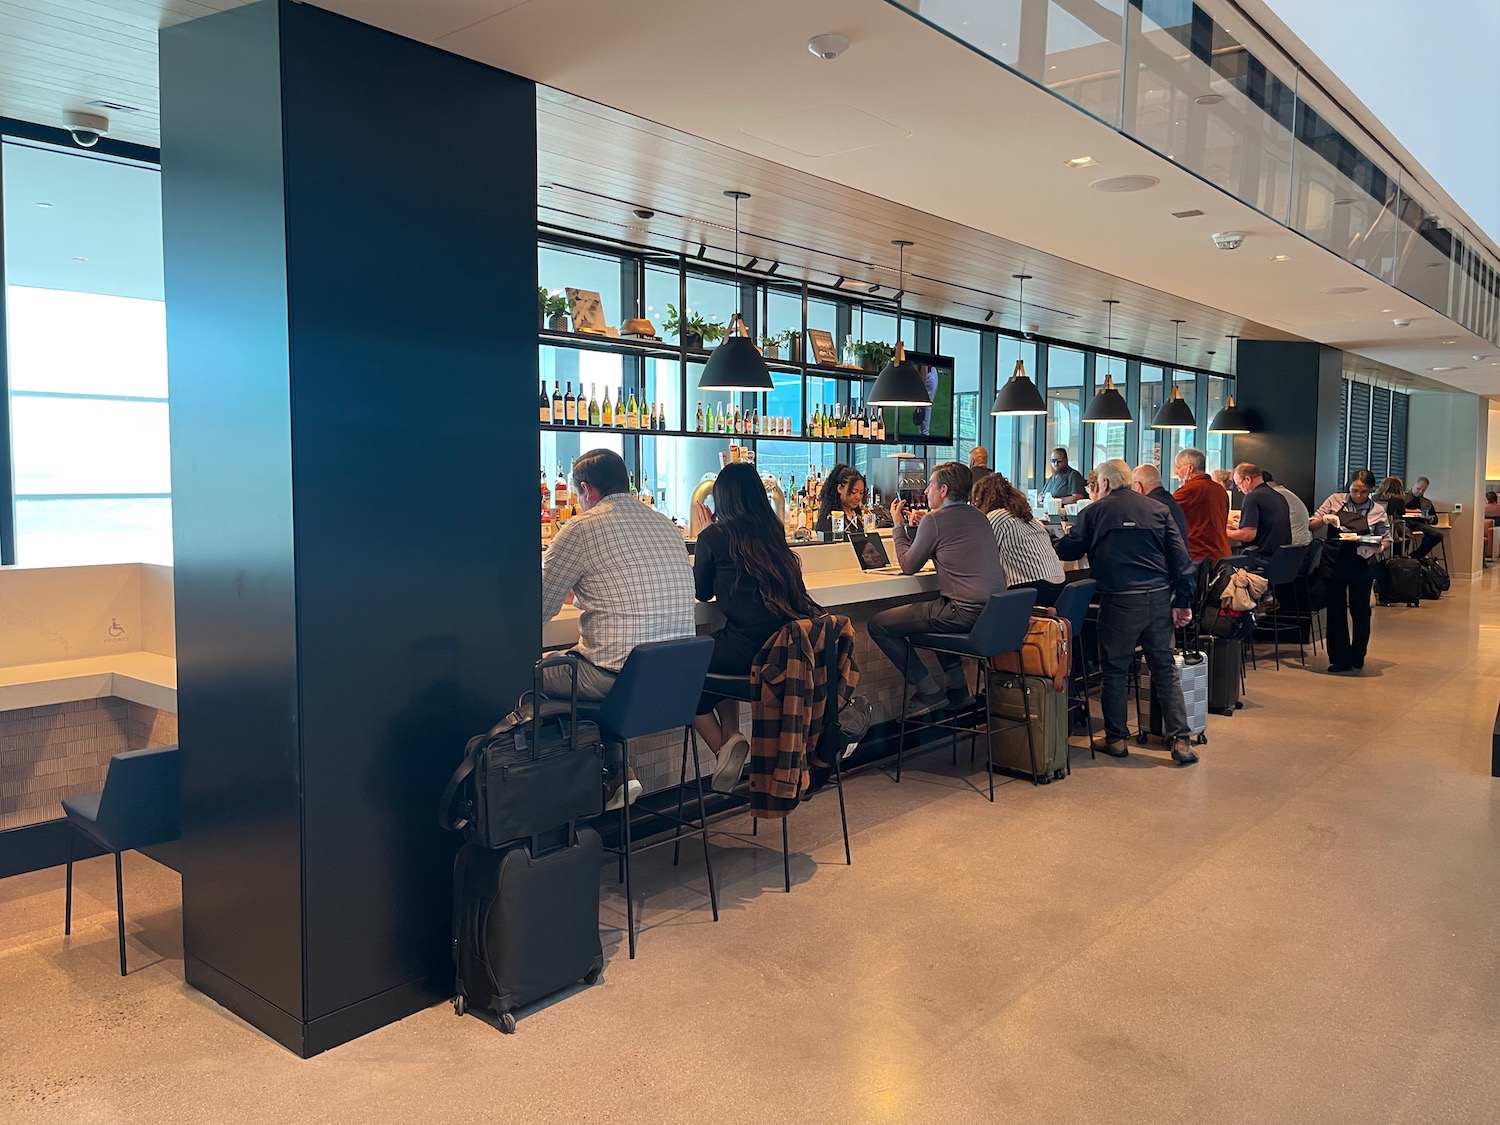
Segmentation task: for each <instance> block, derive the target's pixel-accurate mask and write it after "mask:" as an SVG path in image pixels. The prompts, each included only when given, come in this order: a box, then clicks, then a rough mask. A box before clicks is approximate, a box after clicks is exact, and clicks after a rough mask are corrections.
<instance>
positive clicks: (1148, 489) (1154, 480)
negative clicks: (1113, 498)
mask: <svg viewBox="0 0 1500 1125" xmlns="http://www.w3.org/2000/svg"><path fill="white" fill-rule="evenodd" d="M1130 487H1131V488H1132V489H1133V490H1134V491H1136V492H1139V493H1140V494H1141V495H1142V496H1144V497H1146V498H1147V499H1150V500H1155V501H1156V502H1157V503H1158V504H1160V505H1162V507H1164V508H1166V509H1167V511H1169V512H1171V513H1172V518H1173V519H1174V520H1176V521H1177V530H1178V532H1179V533H1181V535H1182V541H1183V542H1184V543H1186V542H1187V541H1188V522H1187V514H1186V513H1185V512H1183V510H1182V505H1181V504H1179V503H1178V502H1177V497H1175V496H1173V495H1172V494H1171V493H1170V492H1168V491H1167V490H1166V487H1165V486H1164V485H1163V484H1162V483H1161V470H1160V469H1158V468H1157V467H1156V466H1155V465H1153V464H1151V463H1150V462H1146V463H1145V464H1141V465H1137V466H1136V467H1135V468H1134V469H1133V470H1132V471H1131V474H1130Z"/></svg>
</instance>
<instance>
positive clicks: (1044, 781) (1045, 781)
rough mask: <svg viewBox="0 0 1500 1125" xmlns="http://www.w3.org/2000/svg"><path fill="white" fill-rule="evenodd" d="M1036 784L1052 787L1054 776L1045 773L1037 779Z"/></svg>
mask: <svg viewBox="0 0 1500 1125" xmlns="http://www.w3.org/2000/svg"><path fill="white" fill-rule="evenodd" d="M1036 783H1037V784H1038V785H1051V784H1052V775H1051V774H1050V773H1044V774H1042V775H1041V776H1040V777H1038V778H1037V779H1036Z"/></svg>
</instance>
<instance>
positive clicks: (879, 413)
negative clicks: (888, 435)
mask: <svg viewBox="0 0 1500 1125" xmlns="http://www.w3.org/2000/svg"><path fill="white" fill-rule="evenodd" d="M875 440H876V441H884V440H885V411H884V410H883V409H878V408H877V409H876V411H875Z"/></svg>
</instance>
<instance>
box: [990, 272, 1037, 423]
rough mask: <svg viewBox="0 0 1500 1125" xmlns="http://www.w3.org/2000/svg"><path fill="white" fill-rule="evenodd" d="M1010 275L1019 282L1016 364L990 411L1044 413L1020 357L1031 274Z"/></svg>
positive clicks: (1033, 384) (1034, 387) (1024, 363)
mask: <svg viewBox="0 0 1500 1125" xmlns="http://www.w3.org/2000/svg"><path fill="white" fill-rule="evenodd" d="M1011 277H1013V278H1015V279H1016V280H1017V281H1019V282H1020V283H1021V292H1020V296H1018V297H1017V298H1016V333H1017V335H1016V366H1015V370H1013V371H1012V372H1011V373H1010V380H1009V381H1008V382H1007V383H1006V384H1005V386H1003V387H1001V388H1000V390H999V393H997V394H996V395H995V404H994V405H993V406H991V407H990V413H991V414H1045V413H1047V402H1046V400H1045V399H1044V398H1042V392H1041V391H1039V390H1037V389H1036V384H1035V383H1033V382H1032V381H1031V380H1030V379H1029V378H1028V377H1027V375H1026V361H1025V360H1023V359H1022V358H1021V336H1022V335H1023V333H1022V329H1021V314H1022V312H1023V311H1024V309H1025V307H1026V282H1027V281H1029V280H1030V279H1031V275H1030V274H1029V273H1013V274H1011Z"/></svg>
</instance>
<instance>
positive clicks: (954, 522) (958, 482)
mask: <svg viewBox="0 0 1500 1125" xmlns="http://www.w3.org/2000/svg"><path fill="white" fill-rule="evenodd" d="M972 483H973V474H971V473H970V472H969V467H968V466H967V465H960V464H959V463H958V462H957V461H944V462H943V463H942V464H940V465H937V466H936V467H934V468H933V470H932V475H931V476H930V477H929V478H928V480H927V504H928V508H929V510H928V511H926V512H917V513H912V514H911V516H910V519H908V513H907V510H906V502H905V501H904V500H896V501H895V502H894V503H892V504H891V521H892V523H893V525H894V530H893V531H892V533H891V539H892V541H893V542H894V543H895V545H896V559H897V561H898V562H899V563H900V564H901V569H902V571H904V572H905V573H907V574H915V573H916V572H917V571H918V570H920V569H922V567H923V566H924V565H925V564H926V563H927V561H928V560H929V559H930V560H932V565H933V569H935V570H936V571H937V576H938V590H939V596H938V598H937V600H936V601H927V602H916V603H913V604H911V605H903V606H896V607H895V608H893V609H885V610H881V611H880V612H879V613H877V614H876V615H875V616H874V617H872V618H871V619H870V639H871V640H873V641H874V642H875V643H876V644H877V645H879V646H880V651H881V652H883V653H885V654H886V656H888V657H889V658H890V660H891V663H892V664H894V665H895V666H896V667H897V668H900V669H901V670H902V671H903V673H906V675H907V676H908V679H909V680H910V682H911V683H912V685H913V686H914V689H915V690H914V691H913V694H912V698H911V703H910V706H909V707H908V709H907V716H908V717H912V716H915V715H923V714H926V713H927V712H929V711H934V710H937V709H938V708H939V707H943V706H945V705H948V704H952V705H953V706H955V707H965V706H968V705H969V704H971V703H973V701H974V700H973V696H972V695H971V694H970V692H969V689H968V686H967V684H966V682H965V680H964V673H963V662H962V661H961V660H960V659H959V658H958V657H956V656H954V655H952V654H951V653H937V654H936V655H937V658H938V662H939V663H940V664H941V665H942V668H943V676H944V681H943V682H942V683H939V682H938V680H937V679H936V678H935V677H934V676H933V673H932V671H931V669H930V668H929V667H928V665H927V662H926V660H924V659H923V658H922V656H921V654H920V653H913V656H912V668H911V671H910V672H906V668H905V664H906V638H907V637H908V636H910V635H911V634H912V633H967V632H968V631H969V630H970V629H971V628H973V626H974V622H975V621H977V620H978V619H979V614H980V612H981V611H982V610H983V609H984V607H985V606H987V605H988V604H989V601H990V596H991V595H992V594H999V593H1003V592H1004V591H1005V570H1004V568H1003V567H1002V566H1001V564H1000V552H998V551H997V550H995V533H994V531H993V530H992V529H991V527H990V521H989V519H988V518H987V517H986V516H985V515H984V514H983V513H982V512H980V511H978V510H977V509H975V508H972V507H970V506H969V487H970V485H971V484H972ZM913 527H915V528H916V530H915V531H913V530H912V528H913Z"/></svg>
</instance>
